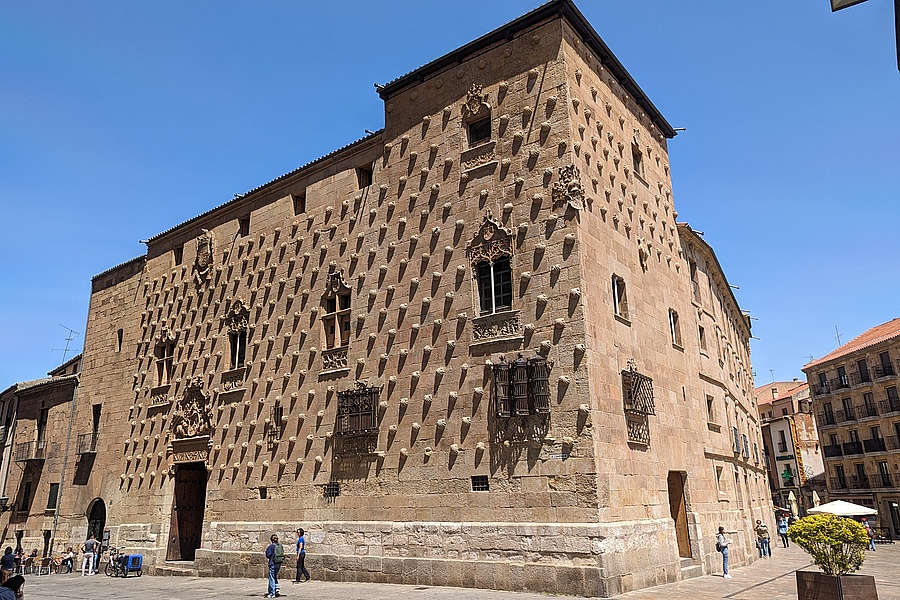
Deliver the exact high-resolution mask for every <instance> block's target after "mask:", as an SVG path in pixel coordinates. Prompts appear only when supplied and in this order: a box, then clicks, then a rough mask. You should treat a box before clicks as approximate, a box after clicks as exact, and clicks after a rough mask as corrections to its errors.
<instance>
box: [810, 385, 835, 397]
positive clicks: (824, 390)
mask: <svg viewBox="0 0 900 600" xmlns="http://www.w3.org/2000/svg"><path fill="white" fill-rule="evenodd" d="M830 393H831V388H830V387H829V386H828V383H827V382H826V383H814V384H813V386H812V394H813V396H827V395H828V394H830Z"/></svg>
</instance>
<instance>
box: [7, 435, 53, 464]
mask: <svg viewBox="0 0 900 600" xmlns="http://www.w3.org/2000/svg"><path fill="white" fill-rule="evenodd" d="M46 458H47V443H46V442H44V441H43V440H42V441H39V442H24V443H22V444H16V455H15V459H16V462H26V461H30V460H44V459H46Z"/></svg>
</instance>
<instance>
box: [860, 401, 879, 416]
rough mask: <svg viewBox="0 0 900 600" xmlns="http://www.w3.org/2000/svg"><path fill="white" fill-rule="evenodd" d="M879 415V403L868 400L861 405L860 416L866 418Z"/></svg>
mask: <svg viewBox="0 0 900 600" xmlns="http://www.w3.org/2000/svg"><path fill="white" fill-rule="evenodd" d="M877 416H878V405H877V404H875V403H874V402H866V403H864V404H862V405H860V406H859V418H860V419H866V418H868V417H877Z"/></svg>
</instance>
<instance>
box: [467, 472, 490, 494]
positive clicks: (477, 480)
mask: <svg viewBox="0 0 900 600" xmlns="http://www.w3.org/2000/svg"><path fill="white" fill-rule="evenodd" d="M472 491H473V492H489V491H491V484H490V482H489V481H488V477H487V475H472Z"/></svg>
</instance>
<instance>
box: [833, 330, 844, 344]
mask: <svg viewBox="0 0 900 600" xmlns="http://www.w3.org/2000/svg"><path fill="white" fill-rule="evenodd" d="M842 335H843V334H842V333H841V332H840V331H838V326H837V325H835V326H834V339H835V340H837V343H838V346H840V345H841V336H842Z"/></svg>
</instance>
